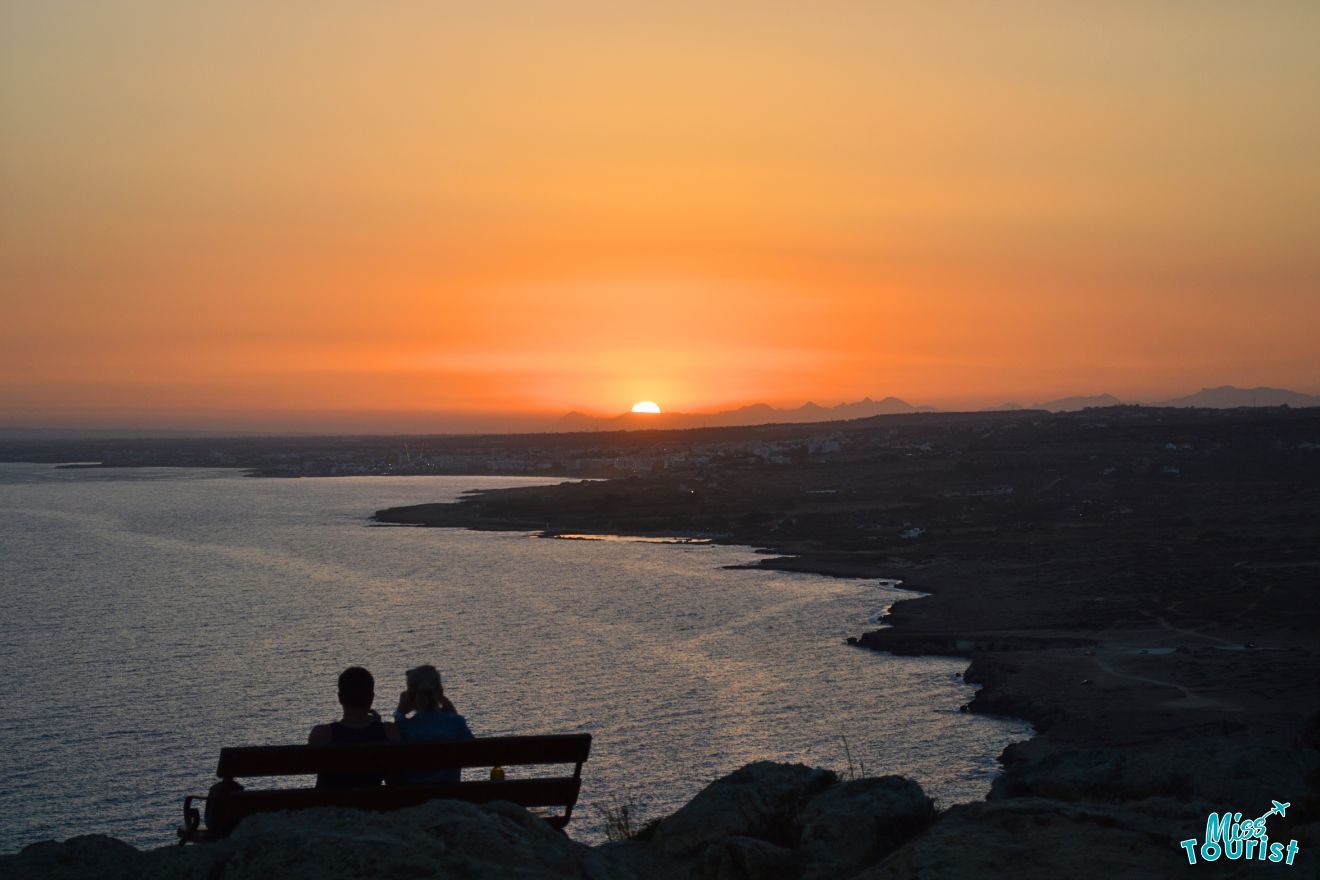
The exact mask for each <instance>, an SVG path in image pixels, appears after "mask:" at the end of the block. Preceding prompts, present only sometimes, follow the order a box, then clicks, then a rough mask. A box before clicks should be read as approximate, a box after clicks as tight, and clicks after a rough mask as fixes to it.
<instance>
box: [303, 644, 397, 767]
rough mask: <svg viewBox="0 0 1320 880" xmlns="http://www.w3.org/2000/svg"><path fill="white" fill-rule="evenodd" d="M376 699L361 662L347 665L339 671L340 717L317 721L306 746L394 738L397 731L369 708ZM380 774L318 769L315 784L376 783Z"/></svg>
mask: <svg viewBox="0 0 1320 880" xmlns="http://www.w3.org/2000/svg"><path fill="white" fill-rule="evenodd" d="M375 699H376V680H375V678H373V677H372V675H371V673H370V672H368V671H367V670H366V669H364V668H362V667H361V666H350V667H348V668H347V669H345V670H344V671H343V672H341V673H340V674H339V705H340V706H342V707H343V709H344V714H343V717H342V718H340V719H339V720H338V721H332V722H330V723H329V724H318V725H316V726H315V727H313V728H312V732H311V733H309V734H308V735H307V744H308V745H309V746H329V745H339V744H341V743H372V742H398V741H399V731H398V730H397V729H395V726H394V725H393V724H391V723H389V722H388V721H381V720H380V714H379V713H377V712H376V711H375V710H374V709H372V708H371V704H372V702H374V701H375ZM383 781H384V778H383V777H382V776H380V775H379V774H373V773H321V774H318V775H317V777H316V787H317V788H362V787H370V786H373V785H380V784H381V783H382V782H383Z"/></svg>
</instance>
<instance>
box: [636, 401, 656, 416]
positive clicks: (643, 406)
mask: <svg viewBox="0 0 1320 880" xmlns="http://www.w3.org/2000/svg"><path fill="white" fill-rule="evenodd" d="M632 411H633V412H635V413H658V412H660V405H659V404H658V403H654V402H652V401H649V400H643V401H642V402H641V403H637V404H634V405H633V408H632Z"/></svg>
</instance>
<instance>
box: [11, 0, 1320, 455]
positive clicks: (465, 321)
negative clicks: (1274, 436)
mask: <svg viewBox="0 0 1320 880" xmlns="http://www.w3.org/2000/svg"><path fill="white" fill-rule="evenodd" d="M716 5H718V6H719V7H720V8H719V9H712V8H709V7H712V6H716ZM1317 45H1320V4H1316V3H1313V2H1299V3H1285V2H1272V3H1269V4H1240V3H1221V2H1212V0H1205V2H1198V3H1190V2H1187V3H1183V2H1170V3H1160V4H1151V3H1145V2H1142V3H1136V2H1113V3H1106V4H1093V5H1092V4H1079V3H1072V2H1068V3H1048V2H1033V3H1012V2H1004V3H995V4H981V3H971V2H966V3H941V2H924V3H910V4H905V3H893V4H889V3H884V4H882V3H863V2H834V3H811V4H807V3H796V2H794V3H774V2H769V0H761V2H756V3H746V4H737V3H732V4H700V3H690V4H689V3H682V2H675V3H648V4H632V3H626V2H617V0H616V2H599V3H580V4H571V3H567V2H545V3H498V2H486V3H481V4H442V3H432V2H420V0H418V2H381V3H374V4H362V3H353V4H350V3H338V2H331V0H318V2H307V3H294V2H286V3H280V4H265V3H241V2H232V3H223V4H209V5H206V6H204V5H203V4H194V3H179V2H173V0H170V2H166V0H159V2H145V0H144V2H136V3H126V2H110V0H104V2H98V3H92V4H86V3H72V2H63V0H42V2H12V3H6V4H3V6H0V305H2V306H3V312H2V314H0V425H30V426H39V425H56V424H61V425H64V424H81V425H110V424H115V425H125V424H132V425H135V426H142V425H150V426H158V427H169V426H188V427H193V426H209V427H234V428H245V427H260V428H263V429H280V428H289V429H306V428H309V427H311V428H322V429H353V430H364V429H371V428H379V429H380V430H394V429H408V430H444V429H447V428H467V427H473V426H478V427H480V426H488V425H493V426H499V425H501V424H504V423H508V424H510V425H512V424H513V418H514V415H515V414H521V413H545V414H559V413H562V412H564V411H567V410H569V409H581V410H588V411H596V412H607V413H614V412H622V411H624V410H626V409H627V408H629V407H630V406H631V405H632V404H633V403H634V402H636V401H637V400H642V399H652V400H656V401H658V402H660V404H661V405H662V406H664V407H665V408H666V409H669V410H682V411H697V410H708V409H718V408H725V407H728V406H733V405H739V404H743V403H748V402H753V401H766V402H769V403H775V404H790V405H796V404H799V403H801V402H803V401H805V400H808V399H814V400H816V401H817V402H820V403H834V402H838V401H841V400H852V399H857V398H860V397H862V396H864V395H871V396H873V397H879V396H884V395H890V394H892V395H896V396H899V397H902V398H904V399H907V400H909V401H911V402H913V403H924V404H932V405H936V406H944V407H976V406H981V405H986V404H993V403H999V402H1002V401H1005V400H1015V401H1018V402H1021V403H1027V404H1029V403H1032V402H1035V401H1038V400H1042V399H1047V398H1050V397H1057V396H1061V395H1065V394H1083V393H1099V392H1111V393H1114V394H1116V395H1118V396H1120V397H1123V398H1125V399H1158V398H1161V397H1171V396H1174V395H1178V394H1183V393H1187V392H1190V391H1194V390H1196V389H1198V388H1200V387H1202V386H1205V385H1219V384H1226V383H1231V384H1237V385H1243V386H1248V385H1259V384H1267V385H1276V386H1284V387H1291V388H1294V389H1296V390H1301V391H1308V392H1317V391H1320V359H1317V357H1316V354H1315V351H1316V350H1317V349H1320V345H1318V344H1317V343H1320V161H1318V160H1317V159H1316V157H1317V156H1320V114H1318V113H1317V112H1316V108H1317V107H1320V52H1316V51H1315V47H1316V46H1317ZM454 414H465V415H463V416H462V417H459V416H457V415H454ZM481 414H496V415H497V416H498V418H497V417H496V416H490V415H481ZM501 414H502V415H501ZM501 419H502V420H503V421H501Z"/></svg>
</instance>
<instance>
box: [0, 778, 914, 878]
mask: <svg viewBox="0 0 1320 880" xmlns="http://www.w3.org/2000/svg"><path fill="white" fill-rule="evenodd" d="M934 815H935V812H934V808H933V806H932V804H931V801H930V799H929V798H927V797H926V795H925V793H924V792H922V790H921V787H920V786H919V785H917V784H916V783H915V782H912V781H910V780H907V779H904V778H902V777H899V776H886V777H884V778H881V779H859V780H854V781H851V782H842V783H841V782H839V781H838V777H837V776H836V775H835V774H834V773H832V772H831V771H829V770H820V769H817V768H812V767H804V766H802V765H800V764H776V763H772V762H768V761H762V762H759V763H756V764H749V765H748V766H746V767H744V768H742V769H741V770H738V771H737V772H735V773H731V774H729V775H728V776H725V777H724V778H722V779H718V780H716V781H715V782H713V783H711V784H710V785H709V786H707V787H706V788H705V790H703V791H702V792H701V793H700V794H698V795H697V796H696V797H695V798H693V800H692V801H691V802H690V803H688V804H687V805H686V806H684V807H682V808H681V809H680V810H678V812H676V813H674V815H672V816H670V817H668V818H666V819H664V820H662V821H661V822H659V823H658V824H657V825H656V827H655V828H654V829H653V830H652V831H651V833H650V834H649V835H647V836H646V839H637V840H630V841H625V842H622V843H615V844H606V845H604V846H602V847H599V848H595V849H593V848H591V847H588V846H584V845H583V844H580V843H577V842H575V841H573V840H571V839H570V838H568V837H566V836H564V835H562V834H560V833H558V832H556V831H553V830H551V829H550V827H549V826H548V825H546V824H545V823H544V822H543V821H541V820H540V819H538V818H537V817H535V816H533V815H532V814H530V813H528V812H527V811H526V810H524V809H522V808H521V807H517V806H514V805H513V804H487V805H480V806H478V805H473V804H465V803H459V802H456V801H432V802H431V803H429V804H425V805H423V806H421V807H415V808H413V809H409V810H400V811H398V812H394V813H364V812H359V811H356V810H341V809H319V810H306V811H303V812H299V813H271V814H265V815H258V816H254V817H252V818H249V819H246V820H244V822H243V823H242V824H241V825H240V826H239V828H238V830H237V831H235V832H234V834H233V836H232V837H230V838H229V839H227V840H224V841H221V842H220V843H215V844H206V845H197V846H190V847H186V848H180V847H166V848H163V849H157V850H151V851H149V852H140V851H138V850H136V849H134V848H133V847H131V846H128V845H127V844H125V843H121V842H119V841H117V840H113V839H111V838H108V837H99V836H92V837H80V838H74V839H73V840H68V841H65V842H63V843H40V844H34V845H33V846H29V847H28V848H26V849H24V850H23V851H22V852H21V853H19V854H17V855H13V856H0V876H3V877H5V878H12V880H27V878H43V880H44V878H53V880H82V878H92V877H96V878H111V880H115V878H125V880H128V878H133V880H137V878H142V880H156V878H161V880H165V878H178V880H201V878H205V880H246V878H254V880H255V878H267V877H279V878H289V880H299V878H307V880H351V878H359V877H361V878H368V877H371V878H375V877H462V878H465V880H482V878H506V877H507V878H528V880H531V878H537V880H540V878H546V880H551V878H553V880H605V878H618V880H632V878H637V880H669V878H675V880H676V878H688V877H697V878H708V880H794V878H804V880H817V878H826V877H848V876H852V875H855V874H857V873H858V872H860V871H863V870H865V869H867V868H868V867H870V866H872V865H874V864H876V863H877V861H878V860H879V859H881V858H883V857H884V856H886V855H888V854H889V853H890V852H892V851H893V850H894V849H895V848H897V847H899V846H900V845H901V844H902V843H904V842H905V841H907V840H909V839H910V838H912V837H913V836H914V835H917V834H919V833H920V832H921V831H922V830H923V829H925V828H926V826H927V825H929V823H930V822H931V821H932V819H933V818H934Z"/></svg>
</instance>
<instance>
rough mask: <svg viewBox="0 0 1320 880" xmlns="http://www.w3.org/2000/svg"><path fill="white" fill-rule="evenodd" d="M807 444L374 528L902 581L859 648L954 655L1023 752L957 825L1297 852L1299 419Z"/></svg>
mask: <svg viewBox="0 0 1320 880" xmlns="http://www.w3.org/2000/svg"><path fill="white" fill-rule="evenodd" d="M813 427H814V428H816V429H817V430H816V431H815V432H812V433H804V434H803V435H802V436H800V437H798V438H796V439H788V440H785V439H783V438H780V437H775V438H773V439H767V440H765V441H764V442H762V443H761V444H760V445H759V446H758V445H752V446H750V447H749V448H748V449H747V450H746V451H745V452H744V453H743V454H741V455H736V454H729V453H725V454H722V455H712V456H705V455H702V454H701V453H700V452H694V451H692V450H683V449H669V450H666V453H665V454H666V455H668V456H669V458H668V460H667V461H668V462H670V464H669V465H668V466H666V467H665V468H663V469H657V470H655V471H653V472H651V473H647V474H645V475H638V476H633V477H630V478H627V479H622V480H617V479H616V480H609V481H604V482H577V483H567V484H562V485H558V486H546V487H534V488H523V489H508V490H498V491H492V492H486V493H479V494H474V495H472V496H470V497H468V498H465V499H463V500H462V501H460V502H458V503H456V504H451V505H420V506H415V507H408V508H395V509H388V510H382V511H379V512H377V514H376V517H375V519H376V520H377V521H379V522H382V523H393V524H407V525H425V526H450V527H467V528H478V529H538V530H541V531H542V532H543V533H544V534H546V535H556V534H564V533H590V532H600V533H614V534H639V535H644V534H655V533H666V534H674V533H683V534H691V535H704V536H707V537H711V538H712V539H714V540H717V541H721V542H729V543H737V544H750V545H753V546H756V547H759V548H764V552H765V554H766V558H765V559H764V560H761V561H760V562H759V563H758V564H759V565H760V566H763V567H766V568H775V569H781V570H795V571H810V572H816V573H823V574H830V575H837V576H841V577H886V578H900V579H902V580H903V582H904V585H905V586H907V587H910V588H912V589H916V590H920V591H922V592H923V593H927V594H929V595H926V596H924V597H922V598H916V599H911V600H906V601H902V602H899V603H897V604H896V605H895V606H894V607H893V608H892V609H891V610H890V611H889V613H888V615H887V617H886V619H885V621H884V623H885V624H887V625H886V626H884V627H883V628H881V629H879V630H876V631H873V632H865V633H859V635H858V637H857V638H856V645H857V646H858V647H860V648H873V649H877V650H884V651H890V652H895V653H910V654H947V655H955V656H962V657H967V658H969V659H970V661H971V664H970V666H969V667H968V669H967V672H966V674H965V677H966V680H968V681H969V682H973V683H977V684H980V685H982V689H981V690H980V691H979V692H978V693H977V695H976V697H975V699H974V700H973V701H972V702H971V704H970V706H968V709H969V711H973V712H986V713H995V714H1006V715H1012V716H1016V717H1021V718H1025V719H1027V720H1029V721H1031V722H1032V724H1033V725H1034V726H1035V728H1036V730H1037V732H1038V733H1037V736H1036V737H1034V738H1033V739H1031V740H1030V741H1028V742H1025V743H1021V744H1017V745H1014V746H1011V747H1009V748H1008V749H1007V750H1006V751H1005V753H1004V754H1003V756H1002V758H1001V760H1002V763H1003V768H1004V769H1003V773H1002V775H1001V776H1000V777H999V778H998V779H997V781H996V782H995V785H994V789H993V791H992V793H991V795H990V799H989V802H988V804H987V805H984V806H980V807H978V809H980V810H982V811H987V810H988V811H990V812H994V811H995V810H1017V809H1021V808H1022V806H1023V804H1025V803H1027V801H1026V800H1024V799H1039V800H1038V801H1037V800H1032V803H1033V804H1035V806H1034V807H1033V809H1036V810H1044V811H1046V812H1049V811H1050V810H1057V811H1066V810H1067V809H1072V808H1073V807H1075V806H1078V805H1092V806H1098V805H1113V804H1122V805H1124V807H1125V808H1127V809H1132V810H1135V811H1136V813H1137V814H1140V812H1141V810H1142V809H1143V807H1142V804H1144V803H1146V802H1147V801H1148V800H1149V799H1156V800H1158V801H1160V802H1161V803H1162V802H1163V800H1165V799H1172V800H1173V801H1175V802H1177V803H1182V804H1189V805H1190V804H1203V805H1204V804H1208V805H1218V809H1221V810H1222V809H1229V808H1232V809H1235V810H1240V811H1242V812H1243V813H1244V814H1247V813H1251V814H1252V815H1254V813H1253V811H1256V810H1257V809H1258V807H1259V806H1260V805H1262V804H1264V805H1266V806H1268V804H1269V802H1270V801H1271V799H1277V800H1287V801H1290V802H1292V803H1295V804H1299V805H1301V806H1300V807H1299V808H1297V809H1295V810H1294V812H1295V813H1296V818H1295V819H1286V820H1281V821H1280V828H1279V829H1278V833H1280V834H1282V833H1284V831H1283V829H1284V827H1285V826H1287V827H1288V828H1293V827H1298V826H1303V825H1306V824H1308V823H1309V824H1310V826H1311V827H1310V830H1309V832H1306V833H1309V834H1310V835H1311V836H1312V837H1314V835H1315V832H1316V828H1317V827H1320V826H1316V825H1315V824H1314V823H1315V822H1316V819H1317V813H1318V812H1320V688H1317V686H1316V679H1317V674H1318V673H1320V638H1318V635H1320V601H1317V598H1320V597H1318V596H1317V591H1318V590H1320V449H1318V448H1317V444H1318V442H1320V410H1316V409H1307V410H1289V409H1287V408H1277V409H1269V410H1258V409H1250V410H1231V411H1208V410H1173V409H1166V410H1159V409H1149V408H1134V407H1112V408H1105V409H1092V410H1085V411H1082V412H1079V413H1067V414H1047V413H1006V414H993V415H992V414H976V415H972V414H968V415H963V416H942V415H923V416H908V417H904V419H903V420H902V421H896V420H892V419H891V420H889V421H888V422H885V421H874V420H860V421H858V422H847V423H840V424H838V425H832V426H829V430H827V431H821V430H820V426H813ZM887 769H888V768H887ZM892 769H893V772H902V770H901V768H892ZM1070 805H1071V806H1070ZM1060 814H1062V813H1060ZM1291 815H1293V814H1291V813H1290V816H1291ZM1149 819H1150V821H1149V822H1148V830H1149V833H1151V834H1156V835H1166V836H1167V838H1168V840H1169V846H1170V851H1171V852H1173V853H1174V854H1175V855H1177V850H1176V840H1177V837H1178V835H1182V836H1183V837H1191V836H1193V833H1192V832H1194V831H1195V830H1196V829H1188V828H1182V827H1174V826H1177V825H1178V822H1175V821H1172V820H1170V819H1169V818H1168V816H1167V815H1166V816H1165V818H1163V819H1162V818H1160V816H1157V815H1154V814H1152V815H1151V816H1150V817H1149ZM937 824H938V823H937ZM980 825H981V826H984V827H985V828H987V829H988V828H991V827H994V826H995V822H994V820H993V819H991V818H989V817H988V816H983V817H982V820H981V822H980ZM1166 826H1167V827H1166ZM969 827H971V828H975V827H978V823H977V822H972V823H970V825H969ZM1184 832H1186V833H1185V834H1184ZM1303 836H1304V837H1305V834H1304V835H1303ZM1024 845H1025V842H1024ZM1175 863H1176V861H1175V862H1171V863H1170V864H1175Z"/></svg>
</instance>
